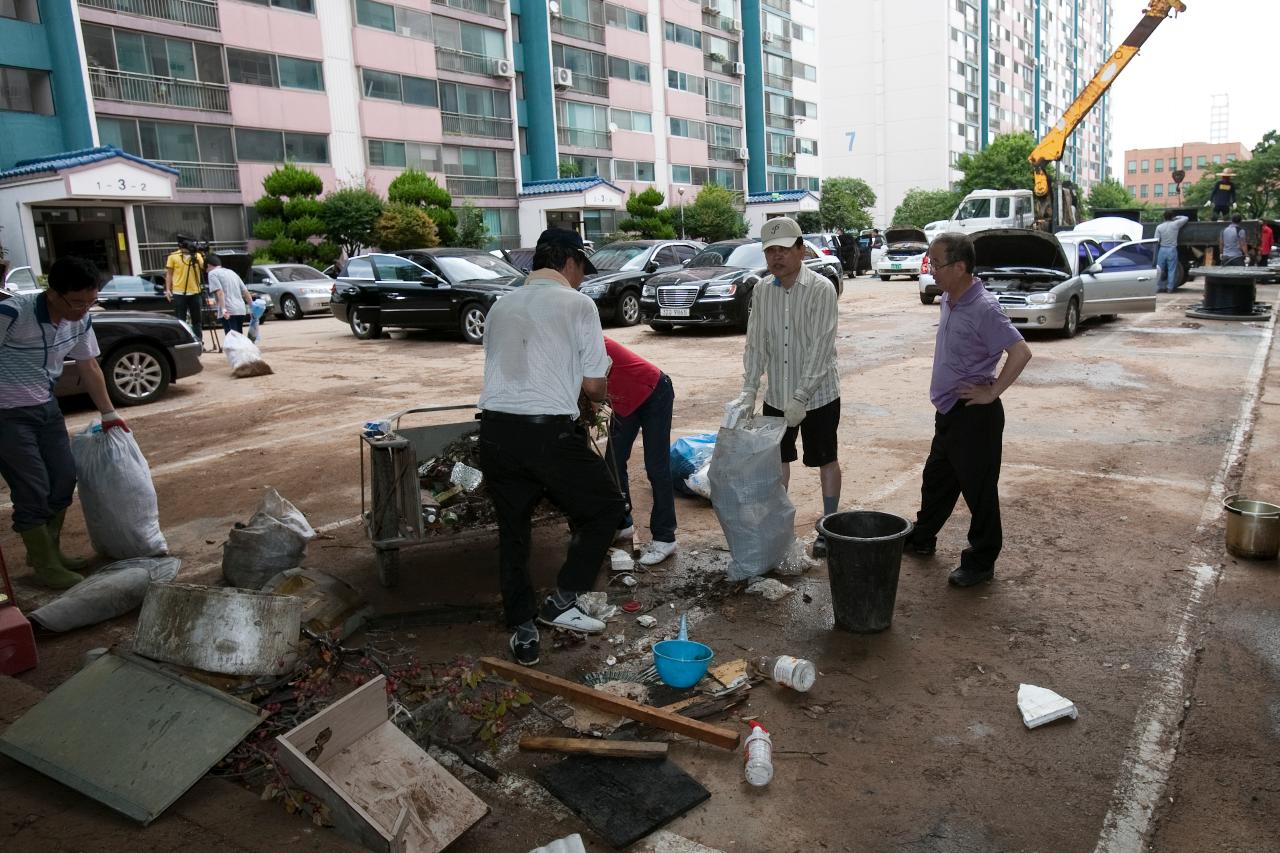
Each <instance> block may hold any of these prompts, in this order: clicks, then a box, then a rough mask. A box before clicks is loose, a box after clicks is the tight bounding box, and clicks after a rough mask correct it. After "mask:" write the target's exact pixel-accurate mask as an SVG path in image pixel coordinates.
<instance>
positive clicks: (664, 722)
mask: <svg viewBox="0 0 1280 853" xmlns="http://www.w3.org/2000/svg"><path fill="white" fill-rule="evenodd" d="M480 663H482V664H483V665H484V666H485V667H486V668H487V669H490V670H492V671H493V672H496V673H498V674H500V675H505V676H506V677H508V678H511V679H514V680H516V681H519V682H520V683H522V684H524V685H525V686H527V687H531V688H533V689H535V690H541V691H542V692H544V693H551V694H554V695H556V696H563V697H564V698H566V699H571V700H572V701H574V702H581V703H582V704H584V705H590V706H592V707H594V708H600V709H602V710H605V711H609V712H610V713H614V714H620V715H622V716H624V717H626V718H627V719H630V720H635V721H636V722H638V723H644V724H645V725H649V726H653V727H654V728H658V729H662V730H664V731H668V732H675V733H676V734H680V735H684V736H685V737H691V738H693V739H695V740H700V741H702V742H704V743H709V744H711V745H712V746H718V747H720V748H722V749H735V748H736V747H737V746H738V740H739V737H740V736H739V734H738V732H735V731H731V730H730V729H722V728H720V727H719V726H713V725H709V724H707V723H702V722H698V721H697V720H690V719H688V718H687V717H681V716H680V715H678V714H672V713H670V712H668V711H663V710H662V709H660V708H654V707H653V706H651V705H641V704H640V703H639V702H632V701H631V700H630V699H623V698H621V697H619V696H614V695H612V694H610V693H605V692H604V691H602V690H593V689H592V688H590V687H587V686H586V685H585V684H575V683H574V682H572V681H566V680H565V679H563V678H556V677H555V676H554V675H547V674H546V673H542V672H536V671H534V670H532V669H528V668H527V667H523V666H520V665H519V664H517V663H511V662H508V661H504V660H499V659H498V658H491V657H483V658H480Z"/></svg>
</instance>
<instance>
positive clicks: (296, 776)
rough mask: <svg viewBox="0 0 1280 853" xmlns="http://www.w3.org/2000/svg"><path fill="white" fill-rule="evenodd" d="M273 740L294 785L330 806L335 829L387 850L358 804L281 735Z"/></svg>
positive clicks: (382, 832) (381, 832) (377, 828)
mask: <svg viewBox="0 0 1280 853" xmlns="http://www.w3.org/2000/svg"><path fill="white" fill-rule="evenodd" d="M276 742H277V745H278V746H279V747H280V749H279V751H278V752H277V753H276V760H278V761H279V762H280V764H281V766H282V767H284V769H285V771H286V772H287V773H288V774H289V779H290V780H291V781H292V782H293V783H294V784H296V785H297V786H298V787H299V788H301V789H302V790H304V791H306V792H307V793H309V794H311V796H313V797H315V798H316V799H318V800H320V802H322V803H324V804H325V805H326V806H328V807H329V819H330V820H331V821H333V828H334V831H335V832H337V833H338V834H339V835H341V836H342V837H343V838H346V839H349V840H351V841H354V842H356V843H357V844H361V845H363V846H365V847H367V848H368V849H370V850H374V851H377V853H388V851H390V849H391V848H390V842H388V840H387V837H386V836H387V833H386V832H385V830H383V829H382V827H380V826H378V825H377V824H376V823H375V822H374V820H373V818H371V817H370V816H369V815H368V814H367V813H365V810H364V809H362V808H360V806H359V804H358V803H356V802H355V801H354V800H352V799H351V798H350V797H348V796H347V795H346V792H344V791H343V790H342V789H341V788H339V787H338V786H337V785H336V784H335V783H334V781H333V780H332V779H330V778H329V777H328V776H326V775H325V774H324V773H323V772H322V771H321V770H320V769H319V768H318V767H316V766H315V765H314V764H312V763H311V762H310V761H308V760H307V757H306V756H305V755H303V754H302V753H301V752H299V751H298V750H297V748H296V747H294V745H293V744H291V743H289V742H288V741H287V740H285V739H284V737H283V736H280V737H277V738H276Z"/></svg>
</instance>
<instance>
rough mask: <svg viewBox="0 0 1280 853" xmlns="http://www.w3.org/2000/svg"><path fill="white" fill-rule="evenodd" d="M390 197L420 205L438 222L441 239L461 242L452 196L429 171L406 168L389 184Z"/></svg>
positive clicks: (452, 244)
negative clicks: (459, 240)
mask: <svg viewBox="0 0 1280 853" xmlns="http://www.w3.org/2000/svg"><path fill="white" fill-rule="evenodd" d="M387 200H388V201H396V202H401V203H402V204H411V205H413V206H414V207H417V208H421V210H422V212H423V213H425V214H427V216H429V217H431V221H432V222H434V223H435V224H436V232H437V233H438V234H439V237H440V242H441V243H443V244H444V245H446V246H456V245H458V232H457V230H456V229H457V226H458V216H457V214H455V213H454V212H453V210H452V208H453V196H451V195H449V191H448V190H446V189H445V188H444V187H442V186H440V185H439V184H437V183H436V182H435V179H434V178H432V177H431V176H429V175H428V174H427V173H426V172H421V171H419V170H417V169H405V170H404V171H403V172H401V173H400V174H399V175H397V176H396V178H395V180H393V181H392V182H391V185H390V186H388V187H387Z"/></svg>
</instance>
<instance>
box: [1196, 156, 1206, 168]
mask: <svg viewBox="0 0 1280 853" xmlns="http://www.w3.org/2000/svg"><path fill="white" fill-rule="evenodd" d="M1208 165H1209V158H1208V157H1206V156H1204V155H1203V154H1201V155H1200V156H1198V157H1196V167H1197V168H1200V169H1203V168H1204V167H1205V166H1208Z"/></svg>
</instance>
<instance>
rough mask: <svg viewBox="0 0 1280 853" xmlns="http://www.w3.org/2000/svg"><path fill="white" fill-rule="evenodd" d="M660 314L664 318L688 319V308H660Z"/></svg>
mask: <svg viewBox="0 0 1280 853" xmlns="http://www.w3.org/2000/svg"><path fill="white" fill-rule="evenodd" d="M658 314H659V315H661V316H663V317H688V316H689V309H688V308H659V309H658Z"/></svg>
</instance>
